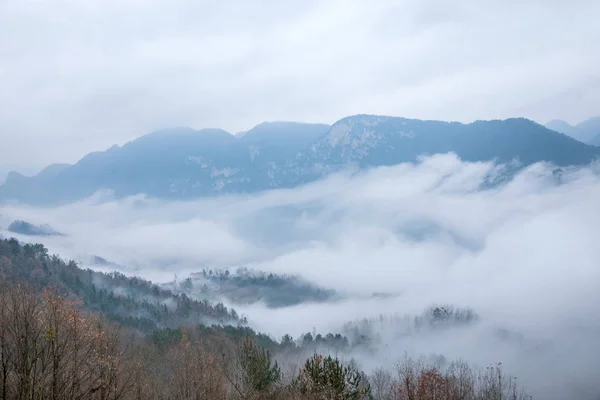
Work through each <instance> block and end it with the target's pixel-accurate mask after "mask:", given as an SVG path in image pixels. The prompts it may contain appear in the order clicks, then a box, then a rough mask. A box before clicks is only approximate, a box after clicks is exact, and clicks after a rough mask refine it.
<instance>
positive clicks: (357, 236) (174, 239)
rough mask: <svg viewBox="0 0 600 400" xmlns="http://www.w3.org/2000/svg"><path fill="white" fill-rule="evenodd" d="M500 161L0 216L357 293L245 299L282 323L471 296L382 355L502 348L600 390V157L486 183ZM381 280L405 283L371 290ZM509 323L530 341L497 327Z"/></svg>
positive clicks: (154, 259) (138, 262) (515, 363)
mask: <svg viewBox="0 0 600 400" xmlns="http://www.w3.org/2000/svg"><path fill="white" fill-rule="evenodd" d="M495 168H496V167H495V166H494V165H492V164H489V163H463V162H461V161H460V160H458V159H457V158H456V157H454V156H452V155H439V156H435V157H432V158H426V159H424V160H423V162H422V163H421V164H419V165H410V164H404V165H398V166H394V167H385V168H378V169H374V170H372V171H368V172H362V173H359V174H357V175H353V176H351V175H349V174H341V175H337V176H333V177H331V178H329V179H327V180H325V181H320V182H316V183H314V184H310V185H307V186H304V187H300V188H297V189H291V190H279V191H272V192H266V193H263V194H259V195H252V196H241V197H235V196H229V197H221V198H214V199H207V200H200V201H194V202H173V203H165V202H162V201H154V200H147V199H144V198H143V197H137V198H130V199H124V200H120V201H109V202H105V203H98V202H94V201H87V202H80V203H77V204H73V205H69V206H64V207H60V208H52V209H37V208H30V207H19V206H5V207H4V208H3V210H2V216H1V218H0V224H1V225H2V226H6V224H7V223H9V222H10V221H11V220H12V219H16V218H21V219H25V220H28V221H30V222H32V223H49V224H50V225H51V226H53V227H54V228H55V229H57V230H59V231H62V232H64V233H67V234H69V236H67V237H58V238H49V239H48V240H47V241H46V244H47V245H48V246H49V247H50V249H51V251H58V252H60V253H61V254H62V255H64V256H82V255H85V254H88V255H89V254H97V255H100V256H102V257H104V258H107V259H109V260H111V261H114V262H117V263H121V264H125V265H128V266H137V267H139V268H140V270H139V272H138V273H140V274H142V275H143V276H146V277H149V278H151V279H155V280H158V281H161V280H162V281H165V280H170V279H172V277H173V274H175V273H177V274H178V275H179V276H180V277H182V276H184V275H185V274H186V273H189V272H192V271H199V270H202V269H203V268H207V267H210V268H214V267H229V268H234V267H236V266H240V265H247V266H249V267H252V268H256V269H260V270H264V271H272V272H277V273H295V274H300V275H301V276H303V277H305V278H307V279H309V280H311V281H314V282H318V283H319V284H321V285H323V286H325V287H330V288H334V289H336V290H338V291H340V292H344V293H348V294H349V295H350V298H349V299H348V300H345V301H341V302H337V303H328V304H313V305H306V304H305V305H300V306H297V307H293V308H285V309H277V310H270V309H266V308H265V307H264V306H262V305H259V304H255V305H252V306H248V307H240V308H239V310H240V311H242V312H243V313H245V314H247V315H248V316H249V318H250V321H251V322H252V324H253V325H254V326H255V327H257V328H260V329H261V330H264V331H267V332H270V333H272V334H274V335H276V336H279V335H282V334H283V333H284V332H290V333H293V334H296V335H297V334H299V333H301V332H307V331H311V330H312V328H313V327H314V328H316V329H317V330H318V331H322V332H323V331H328V330H331V329H336V328H338V329H339V327H340V325H341V324H343V323H344V322H346V321H350V320H355V319H359V318H368V317H374V316H377V315H379V314H382V313H383V314H387V315H392V314H400V315H402V314H406V313H408V314H417V313H420V312H421V311H422V310H423V309H424V308H425V307H427V306H429V305H431V304H433V303H451V304H455V305H457V306H467V307H472V308H473V309H475V310H476V311H477V312H478V313H479V314H480V315H481V317H482V320H483V322H482V324H481V325H480V326H478V327H477V328H473V329H468V330H466V331H450V332H447V333H445V334H442V335H433V336H426V337H410V338H408V339H393V340H392V339H391V338H392V335H391V332H389V331H388V332H385V331H384V332H383V333H384V334H386V335H390V336H389V338H390V343H388V344H389V346H390V347H388V348H387V350H385V351H384V353H383V354H381V355H380V358H377V362H384V361H385V362H392V361H395V360H396V359H397V358H398V357H400V356H401V354H402V352H403V351H405V350H408V351H411V352H415V353H425V354H428V353H442V354H444V355H446V356H448V357H456V356H462V357H464V358H466V359H467V360H470V361H472V362H476V363H479V364H480V365H482V364H483V365H486V364H488V363H492V362H496V361H502V362H503V363H504V364H506V365H507V367H508V369H509V370H510V371H511V372H514V373H517V374H518V375H519V376H520V377H521V378H522V379H523V380H524V381H525V382H527V383H528V386H530V387H531V389H533V391H534V392H537V393H538V394H540V393H541V394H546V395H547V394H548V393H551V394H552V396H555V397H554V398H565V396H566V397H569V396H574V394H573V393H575V392H572V390H573V388H574V387H575V386H577V387H579V388H583V389H582V390H592V392H594V391H596V392H595V393H597V390H598V387H597V380H594V379H593V378H594V377H593V376H591V375H590V372H589V371H597V370H598V368H599V367H600V365H598V360H600V344H599V343H598V341H597V335H598V333H599V332H600V318H599V314H598V312H597V310H596V308H597V304H599V302H600V290H599V289H600V269H599V268H598V260H600V248H599V247H598V246H597V243H596V242H597V238H598V235H599V234H600V231H599V230H600V214H599V213H598V212H597V205H598V202H599V201H600V178H599V175H598V170H597V166H591V167H590V168H587V169H580V170H570V171H569V170H567V171H565V173H564V175H563V183H562V184H561V185H556V182H555V179H554V177H553V176H552V167H551V166H547V165H543V164H538V165H534V166H532V167H530V168H528V169H527V170H525V171H524V172H523V173H521V174H520V175H519V176H518V177H516V178H515V179H514V180H513V181H512V182H511V183H509V184H508V185H506V186H503V187H501V188H497V189H494V190H487V191H478V190H475V189H476V188H477V187H478V185H479V183H481V182H482V180H483V179H484V178H485V177H486V176H487V175H489V174H490V173H494V171H495ZM373 292H389V293H393V294H397V295H399V296H398V297H394V298H384V299H366V298H367V297H368V295H370V294H371V293H373ZM498 327H502V328H506V329H509V330H512V331H516V332H519V333H521V334H523V335H524V337H525V342H523V343H520V344H519V343H517V344H515V343H513V344H510V343H504V342H501V341H498V340H497V339H494V337H493V335H492V332H493V329H495V328H498ZM384 355H385V357H383V356H384ZM381 357H383V358H381ZM382 360H384V361H382ZM367 361H368V360H367ZM367 361H365V362H367ZM566 371H569V372H568V373H567V372H566ZM586 385H587V386H586ZM594 385H596V386H594ZM552 396H547V397H545V396H542V397H543V398H553V397H552ZM561 396H562V397H561ZM576 397H580V398H585V394H581V396H580V394H577V396H576Z"/></svg>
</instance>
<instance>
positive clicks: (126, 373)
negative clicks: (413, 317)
mask: <svg viewBox="0 0 600 400" xmlns="http://www.w3.org/2000/svg"><path fill="white" fill-rule="evenodd" d="M159 332H160V331H157V332H155V333H154V334H152V335H148V336H144V335H142V334H140V332H139V331H136V330H134V329H132V328H126V327H122V326H119V325H118V324H116V323H114V322H110V321H108V320H106V319H105V318H104V317H103V316H101V315H98V314H95V313H91V312H89V311H85V310H84V309H83V308H82V307H81V303H79V302H76V301H70V300H68V299H65V298H64V297H62V296H60V295H59V294H57V293H56V292H55V291H54V290H52V289H46V290H44V291H43V292H42V293H41V294H39V293H37V292H36V291H35V290H33V288H32V287H31V286H29V285H25V284H17V285H10V286H4V287H2V288H1V289H0V399H1V400H13V399H14V400H25V399H28V400H29V399H31V400H33V399H49V400H58V399H81V400H84V399H99V400H121V399H123V400H129V399H135V400H142V399H144V400H151V399H157V400H158V399H167V400H171V399H172V400H188V399H189V400H192V399H207V400H208V399H211V400H212V399H215V400H218V399H223V400H230V399H231V400H250V399H256V400H258V399H265V400H268V399H298V400H301V399H302V400H335V399H347V400H365V399H373V400H375V399H377V400H460V399H462V400H501V399H507V400H508V399H525V398H527V397H526V395H525V394H524V393H523V392H521V391H519V390H518V389H517V387H516V384H515V380H514V379H512V378H510V377H507V376H505V375H504V373H503V372H502V370H501V368H500V367H499V366H497V367H495V368H490V369H488V370H486V371H485V372H479V373H476V372H474V371H473V370H471V369H470V368H469V367H468V365H466V364H465V363H462V362H456V363H453V364H451V365H450V366H449V367H448V368H440V367H437V366H435V365H427V364H425V363H423V362H422V361H419V360H412V359H410V358H405V359H404V360H402V361H400V362H399V363H398V365H397V367H396V370H395V371H394V372H393V373H392V372H389V371H386V370H383V369H378V370H375V371H374V372H372V373H371V374H366V373H365V372H363V371H361V370H360V369H359V367H358V366H357V365H356V363H354V362H348V363H345V362H343V361H342V360H340V359H339V358H337V357H333V356H332V355H328V354H320V353H313V354H312V355H310V356H308V357H307V358H306V359H305V360H303V361H302V362H300V363H299V364H298V365H294V364H291V363H285V360H282V361H283V363H282V364H281V365H285V368H284V367H282V366H280V361H278V357H276V354H275V355H274V354H273V353H272V352H271V351H270V350H269V349H266V348H265V347H263V346H262V345H261V344H260V343H259V341H258V340H257V338H256V336H254V337H253V336H252V335H250V334H248V335H245V336H241V335H240V336H236V335H230V334H227V332H225V331H224V330H208V331H207V330H206V329H183V328H180V329H170V330H168V331H167V332H163V334H162V335H161V334H160V333H159ZM282 342H283V341H282ZM280 350H281V349H280ZM279 360H281V358H279Z"/></svg>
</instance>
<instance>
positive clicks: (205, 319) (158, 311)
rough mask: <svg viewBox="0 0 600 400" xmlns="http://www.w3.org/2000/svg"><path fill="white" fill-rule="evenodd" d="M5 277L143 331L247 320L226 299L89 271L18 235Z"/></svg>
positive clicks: (1, 245)
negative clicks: (204, 298)
mask: <svg viewBox="0 0 600 400" xmlns="http://www.w3.org/2000/svg"><path fill="white" fill-rule="evenodd" d="M0 280H1V281H2V282H8V283H17V282H27V283H28V284H30V285H32V286H33V287H34V288H35V289H36V290H41V289H43V288H50V287H51V288H54V289H55V290H56V291H57V293H59V294H61V295H63V296H66V297H67V298H69V299H71V300H81V301H82V302H83V304H84V306H85V308H86V309H87V310H90V311H94V312H99V313H102V314H103V315H105V316H106V317H107V318H109V319H110V320H113V321H116V322H119V323H121V324H124V325H126V326H130V327H133V328H136V329H138V330H140V331H141V332H150V331H152V330H154V329H157V328H164V327H177V326H181V325H186V324H192V325H194V324H199V323H204V324H212V323H224V322H233V323H236V324H237V323H244V320H243V318H240V317H239V316H238V315H237V314H236V312H235V311H234V310H229V309H227V307H225V306H224V305H223V304H222V303H217V304H211V303H209V302H208V301H202V302H200V301H196V300H193V299H190V298H189V297H188V296H186V295H185V294H174V293H173V292H171V291H169V290H165V289H163V288H160V287H159V286H158V285H154V284H152V283H151V282H148V281H145V280H143V279H140V278H135V277H127V276H125V275H123V274H120V273H117V272H114V273H111V274H104V273H100V272H96V271H92V270H90V269H86V270H84V269H81V268H79V267H78V266H77V264H76V263H75V262H74V261H69V262H65V261H63V260H62V259H61V258H59V257H58V256H56V255H49V254H48V250H47V249H46V248H45V247H44V246H43V245H41V244H24V245H22V244H20V243H19V242H18V241H17V240H16V239H2V240H0Z"/></svg>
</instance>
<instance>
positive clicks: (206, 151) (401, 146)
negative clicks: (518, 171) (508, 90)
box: [0, 114, 600, 205]
mask: <svg viewBox="0 0 600 400" xmlns="http://www.w3.org/2000/svg"><path fill="white" fill-rule="evenodd" d="M441 153H455V154H456V155H457V156H458V157H460V158H461V159H463V160H465V161H473V162H475V161H496V162H499V163H508V162H511V161H513V160H518V161H519V162H520V163H521V165H522V166H523V167H524V166H527V165H531V164H533V163H536V162H540V161H547V162H550V163H552V164H555V165H557V166H567V165H585V164H588V163H590V162H592V161H594V160H595V159H597V158H598V157H599V156H600V148H596V147H593V146H589V145H586V144H584V143H581V142H579V141H577V140H575V139H573V138H571V137H569V136H567V135H565V134H562V133H558V132H556V131H553V130H551V129H548V128H546V127H544V126H543V125H540V124H538V123H536V122H534V121H531V120H528V119H525V118H509V119H505V120H491V121H483V120H479V121H474V122H471V123H468V124H464V123H460V122H452V121H435V120H418V119H410V118H403V117H391V116H382V115H369V114H357V115H351V116H347V117H344V118H342V119H340V120H339V121H337V122H335V123H334V124H332V125H331V126H330V125H326V124H304V123H297V122H282V121H279V122H266V123H262V124H259V125H257V126H255V127H254V128H252V129H250V130H248V131H246V132H245V133H244V134H243V135H237V136H236V135H232V134H230V133H229V132H227V131H224V130H222V129H216V128H212V129H201V130H195V129H192V128H186V127H183V128H182V127H179V128H172V129H162V130H158V131H154V132H151V133H149V134H147V135H144V136H141V137H140V138H137V139H135V140H132V141H130V142H128V143H126V144H125V145H123V146H121V147H119V146H113V147H111V148H110V149H108V150H106V151H100V152H93V153H89V154H87V155H86V156H84V157H83V158H82V159H80V160H79V161H78V162H77V163H75V164H73V165H70V166H62V167H54V168H51V169H50V172H52V173H50V172H47V173H45V174H42V173H40V174H38V175H37V176H36V177H33V178H27V177H24V176H19V177H18V179H10V180H7V182H6V183H5V184H4V185H2V186H0V201H2V200H4V201H7V200H13V199H14V200H17V201H21V202H24V203H30V204H44V205H48V204H60V203H66V202H71V201H76V200H81V199H83V198H86V197H89V196H91V195H93V194H94V193H96V192H97V191H99V190H110V191H112V192H113V193H114V195H115V196H116V197H124V196H129V195H135V194H140V193H144V194H147V195H148V196H151V197H157V198H167V199H168V198H171V199H189V198H198V197H203V196H211V195H218V194H224V193H250V192H257V191H263V190H268V189H274V188H289V187H294V186H296V185H300V184H303V183H307V182H310V181H313V180H315V179H319V178H320V177H323V176H325V175H327V174H329V173H331V172H335V171H338V170H340V169H344V168H352V167H358V168H371V167H377V166H386V165H394V164H399V163H403V162H417V161H418V159H419V157H421V156H423V155H433V154H441Z"/></svg>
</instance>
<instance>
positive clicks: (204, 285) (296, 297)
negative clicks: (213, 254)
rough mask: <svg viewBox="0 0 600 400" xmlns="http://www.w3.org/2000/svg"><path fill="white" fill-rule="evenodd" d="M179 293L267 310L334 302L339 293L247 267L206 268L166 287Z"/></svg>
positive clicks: (293, 278) (299, 279)
mask: <svg viewBox="0 0 600 400" xmlns="http://www.w3.org/2000/svg"><path fill="white" fill-rule="evenodd" d="M163 286H165V287H168V288H170V289H172V290H173V291H176V292H182V293H187V294H189V295H191V296H198V297H201V298H209V299H215V300H218V299H221V298H225V299H227V300H228V301H230V302H232V303H234V304H253V303H256V302H259V301H261V302H264V304H265V305H266V306H267V307H270V308H277V307H288V306H293V305H297V304H301V303H306V302H324V301H332V300H334V299H335V298H336V297H339V296H337V295H336V292H335V291H334V290H332V289H325V288H321V287H319V286H317V285H315V284H312V283H310V282H307V281H305V280H303V279H301V278H300V277H298V276H292V275H279V274H273V273H269V274H267V273H265V272H262V271H254V270H250V269H248V268H245V267H241V268H237V269H236V270H235V271H234V272H233V273H230V271H229V270H214V271H213V270H212V269H209V270H208V271H207V270H206V269H205V270H203V271H202V272H201V273H197V274H193V275H192V276H190V277H189V278H187V279H185V280H183V281H182V282H172V283H170V284H165V285H163Z"/></svg>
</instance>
